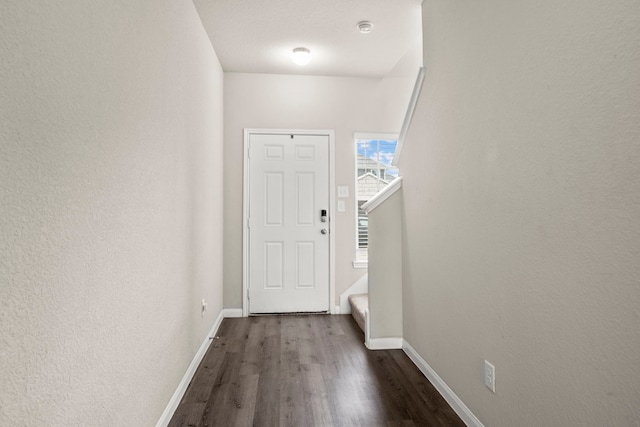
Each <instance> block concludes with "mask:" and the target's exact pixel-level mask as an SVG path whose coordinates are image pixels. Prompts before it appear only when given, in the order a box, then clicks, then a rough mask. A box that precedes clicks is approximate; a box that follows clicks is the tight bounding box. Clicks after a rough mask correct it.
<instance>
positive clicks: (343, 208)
mask: <svg viewBox="0 0 640 427" xmlns="http://www.w3.org/2000/svg"><path fill="white" fill-rule="evenodd" d="M346 211H347V206H346V205H345V204H344V200H338V212H346Z"/></svg>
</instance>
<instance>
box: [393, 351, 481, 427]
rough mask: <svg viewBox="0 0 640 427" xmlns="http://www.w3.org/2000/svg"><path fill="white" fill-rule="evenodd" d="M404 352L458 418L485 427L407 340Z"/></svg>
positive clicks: (475, 425)
mask: <svg viewBox="0 0 640 427" xmlns="http://www.w3.org/2000/svg"><path fill="white" fill-rule="evenodd" d="M402 341H403V342H402V350H404V352H405V353H406V355H407V356H409V359H411V360H412V361H413V363H414V364H415V365H416V366H417V367H418V369H420V371H422V373H423V374H424V376H425V377H427V379H428V380H429V381H431V384H433V386H434V387H435V388H436V389H437V390H438V392H440V394H441V395H442V397H444V400H446V401H447V403H448V404H449V405H450V406H451V408H453V410H454V411H455V412H456V414H458V416H459V417H460V418H461V419H462V421H464V423H465V424H466V425H468V426H472V427H484V425H483V424H482V423H481V422H480V420H479V419H478V418H477V417H476V416H475V415H473V412H471V410H470V409H469V408H467V405H465V404H464V402H463V401H462V400H460V398H459V397H458V396H456V394H455V393H454V392H453V390H451V388H450V387H449V386H448V385H447V383H445V382H444V381H443V380H442V378H440V376H439V375H438V374H437V373H436V371H434V370H433V368H432V367H431V366H429V364H428V363H427V362H426V360H424V359H423V358H422V357H421V356H420V355H419V354H418V352H417V351H416V350H415V349H414V348H413V347H412V346H411V344H409V343H408V342H407V341H406V340H402Z"/></svg>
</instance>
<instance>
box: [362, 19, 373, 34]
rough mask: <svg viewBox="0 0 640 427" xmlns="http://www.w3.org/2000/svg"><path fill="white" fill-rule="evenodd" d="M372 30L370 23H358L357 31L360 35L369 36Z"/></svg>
mask: <svg viewBox="0 0 640 427" xmlns="http://www.w3.org/2000/svg"><path fill="white" fill-rule="evenodd" d="M371 30H373V23H372V22H370V21H360V22H358V31H360V32H361V33H362V34H369V33H370V32H371Z"/></svg>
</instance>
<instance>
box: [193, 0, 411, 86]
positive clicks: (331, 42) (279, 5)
mask: <svg viewBox="0 0 640 427" xmlns="http://www.w3.org/2000/svg"><path fill="white" fill-rule="evenodd" d="M421 3H422V0H194V4H195V5H196V8H197V10H198V13H199V14H200V18H201V19H202V23H203V25H204V28H205V30H206V31H207V33H208V34H209V38H210V39H211V43H212V44H213V47H214V49H215V51H216V53H217V55H218V58H219V59H220V63H221V64H222V68H223V69H224V70H225V71H227V72H243V73H267V74H313V75H325V76H359V77H383V76H386V75H387V74H388V73H389V72H390V71H391V70H392V69H393V68H394V66H395V65H396V64H397V63H398V61H399V60H400V59H401V58H402V56H403V55H404V54H405V52H407V51H408V50H409V49H411V48H413V47H414V46H416V44H417V43H419V42H420V39H421V33H422V26H421V7H420V4H421ZM363 20H367V21H371V22H373V25H374V27H373V31H372V32H371V33H369V34H361V33H360V32H359V31H358V29H357V27H356V25H357V23H358V22H360V21H363ZM295 47H306V48H309V49H310V50H311V55H312V59H311V62H310V63H309V64H308V65H306V66H304V67H301V66H298V65H295V64H294V63H293V62H292V61H291V56H290V54H291V51H292V50H293V48H295Z"/></svg>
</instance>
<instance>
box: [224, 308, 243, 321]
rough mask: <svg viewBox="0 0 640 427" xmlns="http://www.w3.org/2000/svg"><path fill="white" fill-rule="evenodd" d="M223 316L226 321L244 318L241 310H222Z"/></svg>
mask: <svg viewBox="0 0 640 427" xmlns="http://www.w3.org/2000/svg"><path fill="white" fill-rule="evenodd" d="M222 316H223V317H224V318H225V319H227V318H233V317H244V316H243V314H242V309H241V308H225V309H224V310H222Z"/></svg>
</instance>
